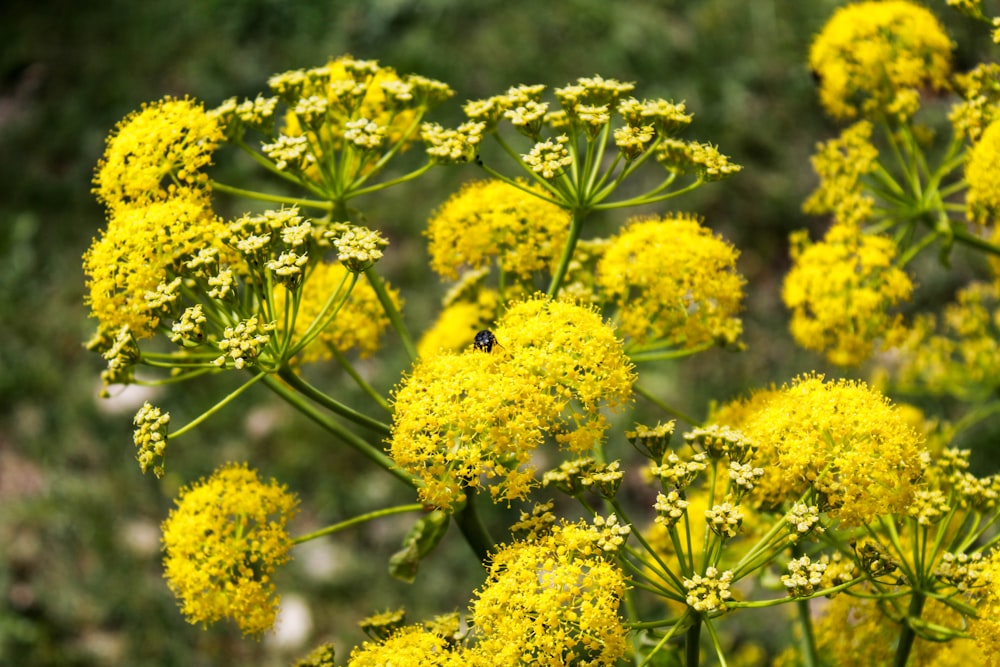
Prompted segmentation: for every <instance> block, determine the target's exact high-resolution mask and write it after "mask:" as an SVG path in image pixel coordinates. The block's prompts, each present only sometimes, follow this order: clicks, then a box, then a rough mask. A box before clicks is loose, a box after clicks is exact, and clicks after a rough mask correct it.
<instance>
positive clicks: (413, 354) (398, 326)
mask: <svg viewBox="0 0 1000 667" xmlns="http://www.w3.org/2000/svg"><path fill="white" fill-rule="evenodd" d="M365 275H366V276H368V282H369V283H370V284H371V286H372V289H373V290H375V295H376V296H377V297H378V300H379V303H381V304H382V309H383V310H384V311H385V314H386V317H388V318H389V323H390V324H392V328H393V329H395V330H396V333H397V334H399V339H400V340H401V341H402V343H403V348H404V349H405V350H406V354H407V355H408V356H409V357H410V361H416V360H417V346H416V345H414V344H413V338H411V337H410V330H409V329H407V328H406V324H405V323H404V322H403V317H402V315H400V313H399V309H398V308H396V304H395V303H393V301H392V297H390V296H389V290H387V289H386V287H385V281H383V280H382V276H380V275H379V274H378V272H377V271H375V267H374V266H369V267H368V268H367V269H365Z"/></svg>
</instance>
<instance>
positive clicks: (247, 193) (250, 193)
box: [211, 181, 333, 213]
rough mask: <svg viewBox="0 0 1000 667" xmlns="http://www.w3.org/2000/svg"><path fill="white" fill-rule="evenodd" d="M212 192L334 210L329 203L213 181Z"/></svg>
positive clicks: (328, 210)
mask: <svg viewBox="0 0 1000 667" xmlns="http://www.w3.org/2000/svg"><path fill="white" fill-rule="evenodd" d="M211 188H212V190H214V191H215V192H225V193H226V194H230V195H236V196H238V197H246V198H248V199H256V200H258V201H268V202H273V203H276V204H291V205H292V206H301V207H302V208H314V209H318V210H321V211H326V212H327V213H329V212H330V211H332V210H333V205H332V204H331V203H330V202H328V201H320V200H317V199H302V198H299V197H284V196H281V195H272V194H268V193H266V192H257V191H255V190H244V189H243V188H237V187H234V186H232V185H226V184H225V183H219V182H218V181H212V184H211Z"/></svg>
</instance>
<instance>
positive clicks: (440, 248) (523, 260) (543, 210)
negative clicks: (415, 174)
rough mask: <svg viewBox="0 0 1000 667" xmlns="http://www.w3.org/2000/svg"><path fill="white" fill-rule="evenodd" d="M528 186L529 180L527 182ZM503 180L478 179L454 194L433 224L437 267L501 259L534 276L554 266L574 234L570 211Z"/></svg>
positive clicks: (452, 271) (449, 271) (454, 272)
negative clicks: (569, 238)
mask: <svg viewBox="0 0 1000 667" xmlns="http://www.w3.org/2000/svg"><path fill="white" fill-rule="evenodd" d="M525 187H527V186H525ZM531 189H532V190H533V191H535V192H537V193H538V196H533V195H531V194H529V193H527V192H524V191H523V190H520V189H518V188H516V187H514V186H512V185H508V184H507V183H504V182H503V181H497V180H486V181H473V182H471V183H468V184H466V185H465V186H464V187H463V188H462V189H461V190H460V191H459V192H458V193H456V194H454V195H452V196H451V197H450V198H449V199H448V201H446V202H445V203H444V204H443V205H442V206H441V208H439V209H438V210H437V211H436V212H435V214H434V216H433V217H432V218H431V219H430V221H429V222H428V225H427V230H426V231H425V234H426V235H427V237H428V239H429V248H428V250H429V252H430V255H431V268H433V269H434V270H435V271H437V272H438V273H439V274H440V275H442V276H444V277H445V278H457V277H458V275H459V273H460V272H461V271H463V270H465V269H478V268H480V267H483V266H486V265H487V264H488V263H489V262H491V261H493V260H494V259H495V260H496V262H497V264H498V265H499V267H500V269H501V270H502V271H505V272H508V273H512V274H514V275H516V276H519V277H522V278H530V277H531V274H532V273H533V272H535V271H541V270H544V269H546V268H549V267H551V266H552V265H553V264H554V263H555V261H556V260H557V259H558V257H559V254H560V252H561V251H562V248H563V245H564V244H565V242H566V237H567V235H568V234H569V227H570V217H569V213H567V212H566V211H564V210H563V209H561V208H559V207H558V206H556V205H555V204H551V203H548V202H546V201H544V200H542V199H540V198H539V197H541V196H542V191H541V190H540V188H538V187H537V186H532V188H531Z"/></svg>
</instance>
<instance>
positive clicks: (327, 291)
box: [275, 262, 401, 364]
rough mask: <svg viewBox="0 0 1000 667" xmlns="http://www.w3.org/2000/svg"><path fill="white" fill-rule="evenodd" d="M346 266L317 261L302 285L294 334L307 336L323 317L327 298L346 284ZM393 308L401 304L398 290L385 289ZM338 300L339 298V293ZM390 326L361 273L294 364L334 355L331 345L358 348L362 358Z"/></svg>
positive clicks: (280, 303) (279, 297)
mask: <svg viewBox="0 0 1000 667" xmlns="http://www.w3.org/2000/svg"><path fill="white" fill-rule="evenodd" d="M348 271H349V270H348V269H347V268H346V267H345V266H344V265H343V264H341V263H339V262H338V263H330V264H327V263H319V264H317V265H316V266H315V267H313V269H312V272H311V273H310V274H309V276H308V277H307V278H306V280H305V282H304V283H303V284H302V293H301V295H300V296H299V299H300V300H299V303H298V311H297V313H296V317H295V337H296V339H301V337H302V336H304V335H306V332H307V331H309V330H310V329H311V328H312V327H313V325H314V324H316V321H317V318H323V320H324V321H326V318H327V317H328V316H329V311H328V310H326V306H328V302H329V300H330V297H331V296H332V295H334V294H337V293H338V290H339V289H343V288H344V287H346V283H345V282H344V279H345V278H346V277H347V274H348ZM387 289H388V293H389V296H390V298H391V299H392V300H393V302H394V303H395V305H396V307H397V308H398V307H399V306H400V303H401V301H400V297H399V292H398V291H397V290H395V289H392V288H387ZM285 294H286V292H285V290H276V292H275V297H276V299H275V303H276V307H277V309H278V312H281V311H282V309H283V308H284V304H285V302H286V299H287V297H286V296H285ZM336 299H337V300H339V299H340V296H339V295H338V296H337V297H336ZM388 326H389V317H388V316H387V315H386V314H385V310H384V309H383V308H382V304H381V302H380V301H379V299H378V295H376V294H375V290H374V289H372V286H371V283H369V282H368V279H367V278H366V277H364V276H363V275H362V276H360V277H359V279H358V281H357V283H355V285H354V289H352V290H351V295H350V296H349V297H348V299H347V301H346V302H345V303H344V305H343V306H341V308H340V310H339V311H337V314H336V316H335V317H334V318H333V319H332V320H329V321H327V322H326V324H325V325H324V326H323V327H322V329H321V331H320V332H319V334H318V335H317V336H316V338H315V339H313V341H312V342H311V343H309V344H308V345H306V347H305V348H304V349H303V350H302V352H301V353H299V355H298V356H297V357H296V358H295V362H296V363H302V364H309V363H315V362H319V361H326V360H329V359H332V358H333V354H332V352H330V348H333V349H335V350H337V351H338V352H341V353H344V352H347V351H349V350H357V352H358V354H359V355H360V356H361V358H366V357H370V356H371V355H373V354H375V352H376V351H378V349H379V342H380V339H381V336H382V334H383V332H384V331H385V330H386V328H387V327H388Z"/></svg>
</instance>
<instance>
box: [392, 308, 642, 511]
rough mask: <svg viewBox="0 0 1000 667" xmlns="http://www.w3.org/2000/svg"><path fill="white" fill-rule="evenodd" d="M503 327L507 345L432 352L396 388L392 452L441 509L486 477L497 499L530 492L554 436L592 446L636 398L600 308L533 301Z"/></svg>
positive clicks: (499, 334)
mask: <svg viewBox="0 0 1000 667" xmlns="http://www.w3.org/2000/svg"><path fill="white" fill-rule="evenodd" d="M494 331H495V336H496V339H497V340H498V341H499V343H500V345H501V346H502V348H500V347H497V348H496V349H494V350H493V351H492V352H487V351H483V350H478V349H475V348H473V347H472V346H471V345H470V346H468V347H467V348H466V349H465V350H464V351H463V352H461V353H457V354H456V353H448V352H442V353H440V354H438V355H436V356H431V357H428V358H424V359H422V360H421V361H420V362H418V363H417V365H416V366H414V368H413V371H412V372H411V374H410V375H409V376H408V377H407V378H406V379H405V380H404V381H403V383H402V385H401V386H400V387H399V388H398V389H397V391H396V393H395V415H394V420H393V429H392V435H391V438H390V449H391V454H392V457H393V459H394V460H395V461H396V463H398V464H399V465H400V466H401V467H403V468H404V469H406V470H408V471H409V472H411V473H413V474H415V475H417V476H418V477H420V478H421V479H422V480H423V481H424V482H425V485H424V486H423V487H421V489H420V495H421V498H422V499H423V500H424V501H425V502H427V503H429V504H431V505H435V506H438V507H442V508H448V509H454V508H455V507H456V506H458V505H459V504H461V503H462V502H463V501H464V494H465V489H466V487H476V486H479V485H480V484H481V483H482V482H483V480H485V481H486V482H487V483H488V484H489V485H490V491H491V493H492V494H493V496H494V497H495V498H500V499H506V500H510V499H515V498H522V497H524V496H525V495H526V494H527V492H528V491H529V490H530V488H531V487H532V486H534V485H536V484H537V482H536V481H535V480H534V471H535V465H534V463H533V462H532V455H533V453H534V451H535V450H536V449H537V448H538V447H539V446H540V445H541V444H542V443H543V442H545V440H546V438H552V439H554V440H555V441H556V442H557V443H559V444H560V445H561V446H562V447H563V448H565V449H568V450H570V451H573V452H577V453H579V452H582V451H587V450H590V449H591V447H593V445H594V443H595V442H598V441H599V440H600V439H601V438H603V434H604V431H605V430H606V429H607V426H608V424H607V420H606V418H605V417H604V416H603V414H602V413H601V409H602V408H604V407H609V408H616V407H618V406H621V405H623V404H624V403H625V402H626V401H627V400H628V397H629V393H630V391H631V386H632V381H633V379H634V375H633V370H632V366H631V365H630V364H629V363H628V360H627V359H626V357H625V355H624V353H623V351H622V348H621V343H620V342H619V341H618V340H616V339H615V337H614V333H613V332H612V330H611V329H610V327H608V326H607V325H606V324H605V323H604V322H602V321H601V318H600V316H599V315H598V314H597V313H596V312H594V311H593V310H590V309H589V308H585V307H582V306H578V305H575V304H571V303H565V302H558V301H548V300H546V299H544V298H535V299H529V300H526V301H523V302H520V303H517V304H514V305H513V306H512V307H511V308H510V309H509V310H508V311H507V313H506V315H505V316H504V317H503V318H502V319H501V320H500V322H498V324H497V326H496V328H495V330H494ZM469 342H470V343H471V340H470V341H469Z"/></svg>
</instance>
